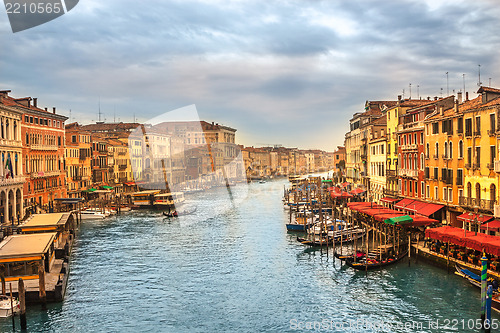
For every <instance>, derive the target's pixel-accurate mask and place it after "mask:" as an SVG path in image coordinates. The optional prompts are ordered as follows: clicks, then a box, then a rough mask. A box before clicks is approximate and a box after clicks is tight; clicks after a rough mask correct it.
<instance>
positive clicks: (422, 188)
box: [420, 182, 425, 198]
mask: <svg viewBox="0 0 500 333" xmlns="http://www.w3.org/2000/svg"><path fill="white" fill-rule="evenodd" d="M424 193H425V183H424V182H420V196H421V197H422V198H423V197H424Z"/></svg>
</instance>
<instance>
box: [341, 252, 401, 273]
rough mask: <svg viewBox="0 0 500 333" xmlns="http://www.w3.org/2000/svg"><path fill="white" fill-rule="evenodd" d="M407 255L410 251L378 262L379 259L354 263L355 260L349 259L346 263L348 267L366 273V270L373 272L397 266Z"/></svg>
mask: <svg viewBox="0 0 500 333" xmlns="http://www.w3.org/2000/svg"><path fill="white" fill-rule="evenodd" d="M407 254H408V251H406V252H404V253H402V254H400V255H399V256H398V257H391V258H385V259H383V260H382V261H378V260H377V259H371V258H368V259H365V260H362V261H358V262H354V260H353V259H354V258H351V259H347V260H346V261H345V263H346V265H347V266H349V267H352V268H354V269H357V270H360V271H364V270H365V269H367V270H372V269H377V268H381V267H385V266H389V265H392V264H395V263H397V262H398V261H400V260H401V259H403V258H404V257H406V255H407ZM366 260H368V262H366Z"/></svg>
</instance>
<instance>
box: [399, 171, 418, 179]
mask: <svg viewBox="0 0 500 333" xmlns="http://www.w3.org/2000/svg"><path fill="white" fill-rule="evenodd" d="M398 175H399V176H400V177H412V178H416V177H417V176H418V170H413V169H399V170H398Z"/></svg>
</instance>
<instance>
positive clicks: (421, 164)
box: [420, 153, 425, 170]
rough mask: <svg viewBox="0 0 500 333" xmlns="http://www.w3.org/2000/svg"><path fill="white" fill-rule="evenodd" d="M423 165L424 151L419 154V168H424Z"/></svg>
mask: <svg viewBox="0 0 500 333" xmlns="http://www.w3.org/2000/svg"><path fill="white" fill-rule="evenodd" d="M424 165H425V159H424V153H422V154H420V170H423V169H424Z"/></svg>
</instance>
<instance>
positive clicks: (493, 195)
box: [490, 184, 497, 202]
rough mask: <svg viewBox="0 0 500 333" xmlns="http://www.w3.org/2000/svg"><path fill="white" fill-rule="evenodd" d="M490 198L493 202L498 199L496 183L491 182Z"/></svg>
mask: <svg viewBox="0 0 500 333" xmlns="http://www.w3.org/2000/svg"><path fill="white" fill-rule="evenodd" d="M490 200H491V201H493V202H496V201H497V188H496V186H495V184H491V186H490Z"/></svg>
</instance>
